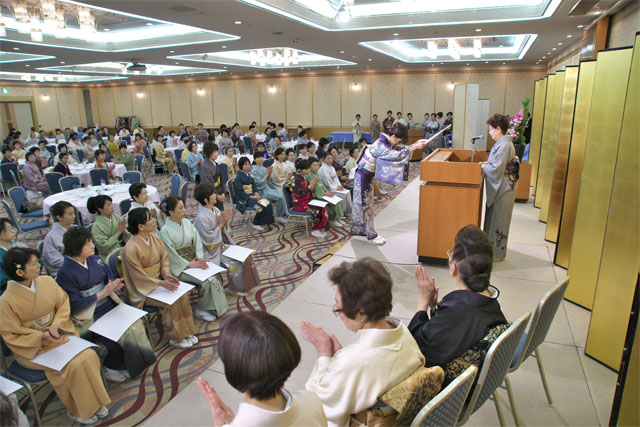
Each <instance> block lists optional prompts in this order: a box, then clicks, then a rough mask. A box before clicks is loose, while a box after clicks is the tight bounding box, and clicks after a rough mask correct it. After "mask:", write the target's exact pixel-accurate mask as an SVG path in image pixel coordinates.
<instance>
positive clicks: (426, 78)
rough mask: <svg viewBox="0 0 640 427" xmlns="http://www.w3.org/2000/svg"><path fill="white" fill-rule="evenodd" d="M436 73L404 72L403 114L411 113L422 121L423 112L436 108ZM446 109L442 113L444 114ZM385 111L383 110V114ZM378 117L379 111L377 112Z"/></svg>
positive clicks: (418, 121)
mask: <svg viewBox="0 0 640 427" xmlns="http://www.w3.org/2000/svg"><path fill="white" fill-rule="evenodd" d="M435 89H436V75H435V74H406V75H404V76H403V82H402V90H403V96H402V111H403V112H404V113H405V114H408V113H413V120H415V121H416V123H422V121H423V120H424V113H429V114H431V113H433V112H434V111H436V112H437V111H440V110H436V106H435V102H436V92H435ZM447 111H449V110H444V111H443V113H444V114H445V115H446V114H447ZM384 113H386V111H385V112H383V114H384ZM378 119H380V113H378Z"/></svg>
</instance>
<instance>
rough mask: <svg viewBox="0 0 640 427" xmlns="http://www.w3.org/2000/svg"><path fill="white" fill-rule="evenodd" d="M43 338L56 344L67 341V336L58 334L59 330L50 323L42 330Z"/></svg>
mask: <svg viewBox="0 0 640 427" xmlns="http://www.w3.org/2000/svg"><path fill="white" fill-rule="evenodd" d="M43 338H44V339H45V340H47V341H51V342H54V343H57V344H62V343H64V342H66V341H67V338H65V337H63V336H60V331H59V330H58V327H57V326H56V325H51V326H49V327H48V328H46V329H45V330H44V334H43Z"/></svg>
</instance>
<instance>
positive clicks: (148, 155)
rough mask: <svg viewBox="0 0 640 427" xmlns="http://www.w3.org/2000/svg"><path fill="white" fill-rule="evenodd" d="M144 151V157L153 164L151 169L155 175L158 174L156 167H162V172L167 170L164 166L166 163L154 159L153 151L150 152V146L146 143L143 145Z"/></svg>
mask: <svg viewBox="0 0 640 427" xmlns="http://www.w3.org/2000/svg"><path fill="white" fill-rule="evenodd" d="M142 151H143V152H144V159H145V160H146V161H147V162H149V164H150V165H151V170H152V171H153V174H154V175H155V174H156V168H158V167H160V168H161V169H162V173H165V172H166V171H167V169H166V168H165V166H164V163H162V162H157V161H155V160H153V158H152V157H151V152H149V147H147V146H146V145H143V146H142Z"/></svg>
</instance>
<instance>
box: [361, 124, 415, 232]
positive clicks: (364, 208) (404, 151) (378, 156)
mask: <svg viewBox="0 0 640 427" xmlns="http://www.w3.org/2000/svg"><path fill="white" fill-rule="evenodd" d="M408 139H409V131H408V130H407V127H406V126H405V125H403V124H402V123H399V122H395V123H394V124H393V125H392V126H391V129H390V130H389V131H388V132H386V133H381V134H380V136H379V137H378V140H377V141H375V142H374V143H373V144H371V145H367V146H365V147H364V148H363V149H362V151H361V152H360V157H359V158H358V161H357V164H358V165H357V169H356V175H355V178H354V181H353V211H352V213H351V235H354V236H366V238H367V242H369V243H371V244H374V245H384V244H385V240H384V238H382V236H378V233H376V231H375V229H374V228H373V179H374V178H375V179H376V180H378V181H381V182H384V183H386V184H392V185H402V177H403V174H404V165H405V164H406V163H407V162H408V161H409V158H410V157H411V152H413V151H415V150H422V148H423V147H424V145H425V144H426V143H427V140H425V139H421V140H419V141H417V142H415V143H413V144H411V145H410V146H409V147H405V146H404V145H403V144H404V143H405V142H407V140H408Z"/></svg>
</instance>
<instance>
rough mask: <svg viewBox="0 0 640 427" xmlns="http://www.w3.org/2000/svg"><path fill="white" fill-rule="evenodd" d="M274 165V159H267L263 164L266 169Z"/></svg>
mask: <svg viewBox="0 0 640 427" xmlns="http://www.w3.org/2000/svg"><path fill="white" fill-rule="evenodd" d="M271 165H273V159H267V160H265V161H264V163H263V164H262V166H264V167H265V168H268V167H269V166H271Z"/></svg>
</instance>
